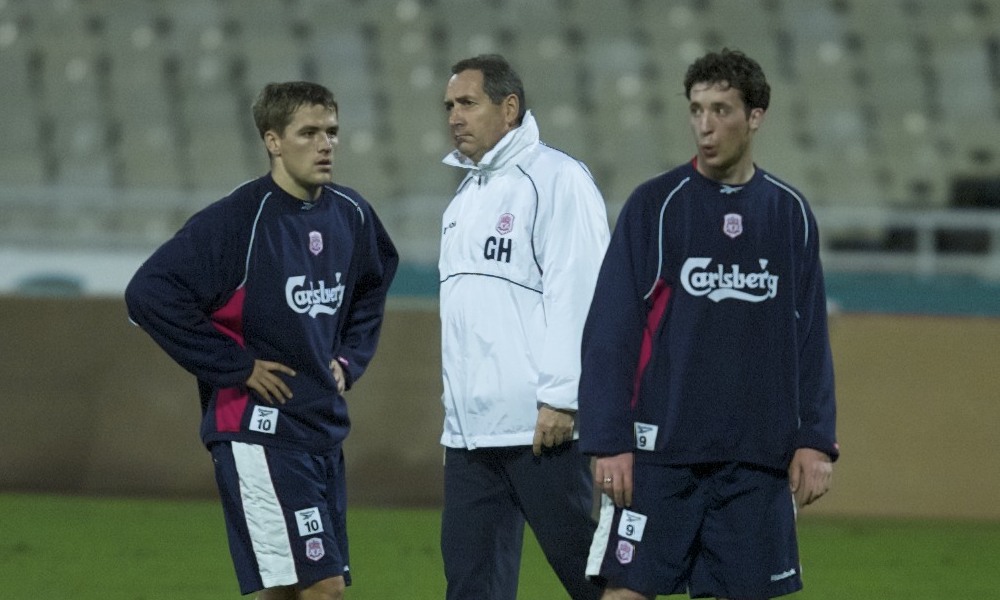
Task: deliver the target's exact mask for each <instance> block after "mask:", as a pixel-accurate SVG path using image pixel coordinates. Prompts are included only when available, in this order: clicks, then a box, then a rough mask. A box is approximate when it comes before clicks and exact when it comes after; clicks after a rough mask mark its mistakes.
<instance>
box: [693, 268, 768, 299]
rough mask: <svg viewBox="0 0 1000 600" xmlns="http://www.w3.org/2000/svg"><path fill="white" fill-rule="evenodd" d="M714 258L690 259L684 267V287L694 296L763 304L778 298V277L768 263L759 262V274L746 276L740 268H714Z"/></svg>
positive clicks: (747, 274)
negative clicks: (771, 270) (771, 271)
mask: <svg viewBox="0 0 1000 600" xmlns="http://www.w3.org/2000/svg"><path fill="white" fill-rule="evenodd" d="M711 264H712V259H711V258H694V257H692V258H689V259H687V260H686V261H684V266H683V267H681V285H683V286H684V289H685V290H686V291H687V293H689V294H691V295H692V296H708V299H709V300H712V301H714V302H719V301H721V300H726V299H729V298H732V299H733V300H742V301H744V302H763V301H764V300H767V299H769V298H774V297H775V296H777V295H778V276H777V275H772V274H771V273H770V272H769V271H768V270H767V259H766V258H762V259H760V271H758V272H756V273H744V272H743V271H742V270H740V266H739V265H730V266H728V267H727V266H725V265H723V264H722V263H719V264H718V265H716V266H715V267H712V266H711Z"/></svg>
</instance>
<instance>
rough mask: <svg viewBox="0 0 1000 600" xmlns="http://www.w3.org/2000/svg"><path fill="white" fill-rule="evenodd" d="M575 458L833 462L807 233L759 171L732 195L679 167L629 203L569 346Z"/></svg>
mask: <svg viewBox="0 0 1000 600" xmlns="http://www.w3.org/2000/svg"><path fill="white" fill-rule="evenodd" d="M582 361H583V365H582V366H583V374H582V378H581V381H580V413H579V420H580V443H581V448H582V449H583V451H584V452H586V453H588V454H592V455H603V456H608V455H614V454H619V453H622V452H630V451H631V452H635V459H636V461H637V462H643V461H645V462H657V463H663V464H698V463H708V462H719V461H737V462H744V463H749V464H756V465H761V466H765V467H772V468H777V469H785V468H787V466H788V464H789V462H790V460H791V456H792V454H793V453H794V451H795V450H796V449H797V448H800V447H809V448H815V449H818V450H821V451H823V452H825V453H827V454H828V455H830V457H831V458H832V459H834V460H835V459H836V458H837V456H838V454H839V449H838V446H837V442H836V436H835V413H836V410H835V403H834V378H833V361H832V358H831V352H830V345H829V338H828V331H827V315H826V295H825V291H824V285H823V272H822V267H821V265H820V260H819V240H818V235H817V229H816V223H815V220H814V218H813V215H812V213H811V211H810V209H809V206H808V204H807V203H806V201H805V199H804V198H803V197H802V195H801V194H799V192H798V191H796V190H795V189H794V188H792V187H790V186H788V185H787V184H785V183H783V182H782V181H780V180H778V179H777V178H775V177H773V176H771V175H769V174H768V173H766V172H765V171H763V170H761V169H757V170H756V172H755V174H754V176H753V177H752V179H751V180H750V181H749V182H748V183H746V184H745V185H741V186H732V185H727V184H722V183H719V182H716V181H713V180H710V179H708V178H706V177H704V176H702V175H701V174H699V173H698V171H697V170H696V168H695V167H694V165H693V164H692V163H688V164H685V165H682V166H680V167H678V168H676V169H674V170H672V171H669V172H667V173H664V174H662V175H660V176H658V177H655V178H653V179H651V180H649V181H647V182H645V183H643V184H642V185H640V186H639V187H638V188H636V189H635V191H634V192H633V193H632V195H631V196H630V197H629V199H628V201H627V203H626V205H625V207H624V208H623V210H622V213H621V215H620V216H619V218H618V222H617V224H616V227H615V231H614V234H613V236H612V239H611V245H610V247H609V249H608V252H607V255H606V256H605V259H604V263H603V265H602V268H601V273H600V276H599V278H598V282H597V288H596V291H595V294H594V298H593V302H592V305H591V308H590V312H589V315H588V318H587V322H586V326H585V328H584V334H583V349H582Z"/></svg>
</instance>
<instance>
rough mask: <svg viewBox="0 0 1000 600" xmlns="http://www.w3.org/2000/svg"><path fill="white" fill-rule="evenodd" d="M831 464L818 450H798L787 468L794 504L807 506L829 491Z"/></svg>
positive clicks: (831, 476) (831, 478) (831, 472)
mask: <svg viewBox="0 0 1000 600" xmlns="http://www.w3.org/2000/svg"><path fill="white" fill-rule="evenodd" d="M832 480H833V462H832V461H831V460H830V457H829V456H827V455H826V454H825V453H823V452H820V451H819V450H814V449H812V448H799V449H798V450H796V451H795V456H793V457H792V464H791V465H789V467H788V483H789V485H790V486H791V488H792V493H793V494H795V504H796V505H798V506H807V505H809V504H812V503H813V502H815V501H817V500H819V499H820V497H821V496H822V495H823V494H825V493H826V492H827V490H829V489H830V483H831V482H832Z"/></svg>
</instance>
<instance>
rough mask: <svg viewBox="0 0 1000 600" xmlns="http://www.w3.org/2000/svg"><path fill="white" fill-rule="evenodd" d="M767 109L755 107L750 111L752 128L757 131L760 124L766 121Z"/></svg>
mask: <svg viewBox="0 0 1000 600" xmlns="http://www.w3.org/2000/svg"><path fill="white" fill-rule="evenodd" d="M765 114H766V111H765V110H764V109H763V108H754V109H751V111H750V119H749V122H750V130H751V131H757V130H758V129H760V126H761V125H762V124H763V123H764V116H765Z"/></svg>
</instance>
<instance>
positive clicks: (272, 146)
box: [264, 129, 281, 156]
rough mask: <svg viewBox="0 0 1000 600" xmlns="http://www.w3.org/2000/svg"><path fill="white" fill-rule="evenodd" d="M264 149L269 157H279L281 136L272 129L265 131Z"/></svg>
mask: <svg viewBox="0 0 1000 600" xmlns="http://www.w3.org/2000/svg"><path fill="white" fill-rule="evenodd" d="M264 147H265V148H267V152H268V153H269V154H270V155H271V156H281V136H279V135H278V133H277V132H276V131H274V130H273V129H269V130H267V131H265V132H264Z"/></svg>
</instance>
